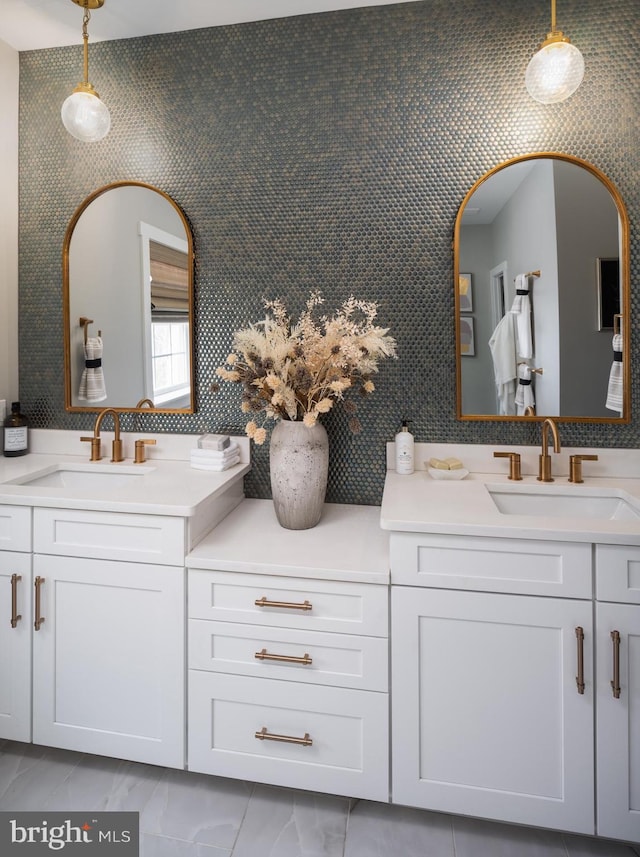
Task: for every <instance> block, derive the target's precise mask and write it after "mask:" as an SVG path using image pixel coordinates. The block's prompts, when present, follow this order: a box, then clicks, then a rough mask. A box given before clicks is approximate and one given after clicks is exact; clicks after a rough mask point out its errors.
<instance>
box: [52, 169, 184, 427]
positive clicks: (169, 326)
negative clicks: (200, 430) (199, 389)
mask: <svg viewBox="0 0 640 857" xmlns="http://www.w3.org/2000/svg"><path fill="white" fill-rule="evenodd" d="M62 267H63V308H64V359H65V406H66V408H67V410H69V411H96V410H101V409H102V408H105V407H112V408H117V409H118V410H122V411H137V410H141V409H143V408H144V409H145V410H146V409H152V410H154V411H155V412H159V413H174V412H182V413H192V412H193V411H194V409H195V403H194V381H193V378H194V375H193V238H192V234H191V229H190V228H189V224H188V222H187V220H186V218H185V216H184V214H183V212H182V211H181V210H180V208H179V207H178V206H177V205H176V203H175V202H174V201H173V200H172V199H171V198H170V197H169V196H167V194H166V193H164V192H163V191H161V190H158V189H157V188H155V187H152V186H151V185H147V184H143V183H141V182H126V181H125V182H116V183H114V184H110V185H107V186H106V187H102V188H100V189H99V190H97V191H96V192H95V193H93V194H91V195H90V196H89V197H88V198H87V199H85V200H84V202H83V203H82V204H81V205H80V206H79V208H78V209H77V211H76V212H75V214H74V215H73V217H72V218H71V221H70V223H69V226H68V228H67V231H66V234H65V238H64V245H63V252H62Z"/></svg>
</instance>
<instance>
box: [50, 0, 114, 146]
mask: <svg viewBox="0 0 640 857" xmlns="http://www.w3.org/2000/svg"><path fill="white" fill-rule="evenodd" d="M71 2H72V3H75V4H76V6H82V8H83V9H84V15H83V16H82V38H83V40H84V78H83V80H82V83H79V84H78V85H77V86H76V88H75V89H74V90H73V92H72V93H71V95H70V96H69V97H68V98H67V99H66V101H65V102H64V104H63V105H62V110H61V116H62V124H63V125H64V127H65V128H66V129H67V131H68V132H69V133H70V134H71V136H72V137H75V138H76V139H77V140H81V141H82V142H83V143H94V142H96V141H97V140H102V138H103V137H106V136H107V134H108V133H109V128H110V127H111V116H110V115H109V109H108V107H107V106H106V104H105V103H104V102H103V101H100V96H99V95H98V93H97V92H96V91H95V89H94V88H93V86H91V84H90V83H89V33H88V31H87V26H88V24H89V19H90V18H91V12H90V11H89V10H90V9H99V8H100V7H101V6H103V5H104V0H71Z"/></svg>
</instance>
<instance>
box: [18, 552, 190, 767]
mask: <svg viewBox="0 0 640 857" xmlns="http://www.w3.org/2000/svg"><path fill="white" fill-rule="evenodd" d="M33 563H34V577H35V579H36V581H37V578H38V577H41V578H44V582H43V583H42V586H41V596H40V597H41V611H40V612H41V615H42V617H44V622H43V624H42V625H41V627H40V630H39V631H34V634H33V639H34V642H33V740H34V741H35V742H36V743H39V744H46V745H49V746H52V747H65V748H67V749H70V750H80V751H83V752H87V753H97V754H99V755H106V756H115V757H116V758H121V759H131V760H133V761H138V762H150V763H152V764H156V765H168V766H172V767H182V766H183V765H184V724H185V717H184V699H185V675H184V669H185V667H184V656H185V652H184V570H183V569H182V568H177V567H171V566H158V565H143V564H138V563H127V562H112V561H108V560H94V559H91V560H89V559H79V558H74V557H56V556H41V555H36V556H34V559H33Z"/></svg>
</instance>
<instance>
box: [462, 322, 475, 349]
mask: <svg viewBox="0 0 640 857" xmlns="http://www.w3.org/2000/svg"><path fill="white" fill-rule="evenodd" d="M460 354H462V356H463V357H475V354H476V343H475V337H474V330H473V316H471V315H461V316H460Z"/></svg>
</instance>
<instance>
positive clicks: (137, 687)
mask: <svg viewBox="0 0 640 857" xmlns="http://www.w3.org/2000/svg"><path fill="white" fill-rule="evenodd" d="M34 434H35V435H36V444H35V452H36V454H33V455H29V456H25V457H24V458H22V459H14V460H12V461H7V460H5V462H3V463H1V464H0V578H1V579H0V615H2V616H3V617H5V618H3V619H2V621H1V622H0V645H1V649H0V651H2V657H1V658H0V737H5V738H13V739H16V740H20V741H34V742H37V743H42V744H46V745H50V746H57V747H65V748H70V749H74V750H80V751H84V752H88V753H97V754H102V755H110V756H115V757H119V758H126V759H132V760H137V761H144V762H149V763H152V764H158V765H166V766H172V767H177V768H182V767H185V766H186V767H187V768H188V769H189V770H193V771H199V772H205V773H210V774H214V775H221V776H231V777H239V778H243V779H248V780H255V781H259V782H268V783H273V784H277V785H284V786H292V787H296V788H306V789H311V790H317V791H324V792H328V793H333V794H341V795H348V796H352V797H364V798H368V799H372V800H377V801H383V802H386V801H389V800H392V801H393V802H394V803H398V804H403V805H408V806H415V807H424V808H428V809H433V810H439V811H444V812H451V813H460V814H468V815H474V816H480V817H484V818H492V819H500V820H504V821H509V822H515V823H522V824H528V825H534V826H535V825H538V826H542V827H549V828H556V829H560V830H568V831H575V832H581V833H587V834H593V833H597V834H599V835H600V836H603V837H611V838H617V839H622V840H630V841H639V840H640V674H639V671H638V667H639V664H640V462H637V463H636V462H635V458H634V457H635V456H636V453H635V452H630V451H628V450H626V451H616V450H607V451H602V452H601V453H600V456H599V460H598V461H597V462H591V461H590V462H588V467H587V464H586V463H585V468H584V471H585V472H584V478H585V482H584V483H582V484H576V483H570V482H569V481H568V472H569V470H568V459H567V457H566V455H565V453H564V451H563V454H562V455H561V456H556V455H554V456H553V467H554V476H555V481H554V482H552V483H541V482H539V481H538V480H537V479H536V465H537V456H536V455H535V453H536V452H537V450H533V449H532V448H528V447H521V448H518V452H520V453H522V473H523V476H524V478H523V479H522V480H521V481H516V480H515V479H509V478H508V473H507V466H506V463H505V462H504V461H502V460H500V459H496V458H494V457H493V451H494V450H492V449H490V448H488V447H482V446H479V445H475V446H456V447H453V448H452V447H451V446H447V447H446V448H445V447H441V448H440V447H437V446H436V445H429V446H426V445H424V446H423V445H422V444H418V445H417V446H416V452H417V455H416V458H417V460H418V461H419V462H420V463H421V462H423V461H428V459H429V457H430V456H432V455H435V456H440V455H442V456H443V457H446V454H447V453H448V454H451V452H452V451H454V452H455V454H456V456H457V457H458V458H460V459H461V460H463V461H464V462H465V465H466V466H467V467H468V469H469V470H470V474H469V475H468V476H467V477H466V478H465V479H462V480H459V481H456V480H455V479H451V480H447V479H442V480H436V479H432V478H431V477H430V476H429V475H428V473H427V471H426V470H424V469H420V470H417V471H416V472H415V473H414V474H412V475H411V476H399V475H398V474H396V473H395V472H393V471H392V470H389V471H388V472H387V477H386V483H385V490H384V496H383V501H382V506H381V508H377V507H363V506H355V505H354V506H347V505H345V506H342V505H327V506H326V507H325V512H324V514H323V517H322V520H321V521H320V523H319V525H318V526H317V527H315V528H314V529H312V530H306V531H290V530H283V529H282V528H280V527H279V526H278V524H277V523H276V519H275V515H274V513H273V507H272V503H271V502H270V501H267V500H247V499H243V493H242V477H243V475H244V473H246V472H247V470H248V468H249V464H248V447H247V446H246V442H245V441H244V440H243V441H241V442H242V444H243V446H242V450H243V453H242V463H241V464H238V465H236V466H235V467H233V468H231V469H230V470H228V471H225V472H223V473H211V472H203V471H197V470H194V469H192V468H190V467H189V454H188V446H187V444H189V445H193V438H188V437H182V438H181V437H180V436H175V437H174V436H164V437H163V436H161V435H156V436H154V439H155V440H156V441H157V445H156V446H154V447H152V451H151V452H150V453H149V460H148V461H146V462H144V463H141V464H134V463H132V461H131V458H132V457H133V446H132V444H133V438H125V441H124V443H125V459H126V460H125V461H123V462H121V463H118V464H111V463H110V462H108V461H107V460H105V459H103V460H102V461H100V462H92V463H89V462H88V461H87V460H86V459H87V456H84V457H82V456H79V455H78V454H77V452H78V449H77V447H80V446H82V444H80V443H79V442H78V443H77V447H76V454H75V455H74V454H72V453H70V451H69V449H70V447H69V437H70V436H73V434H74V433H71V432H44V431H43V432H35V433H34ZM38 436H40V437H38ZM72 440H73V442H76V441H77V440H78V439H77V438H75V437H72ZM45 443H46V444H47V449H48V450H49V451H48V452H47V453H45V452H43V451H40V450H39V449H38V444H41V445H42V447H43V448H44V445H45ZM56 445H57V446H56ZM580 452H582V453H584V452H586V451H585V450H582V451H580ZM389 460H390V461H392V460H393V458H392V456H390V457H389ZM634 468H635V470H636V471H637V472H634ZM616 472H618V473H622V472H626V474H627V478H624V479H621V478H618V477H617V476H616V475H615V474H616ZM594 807H595V809H594Z"/></svg>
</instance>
